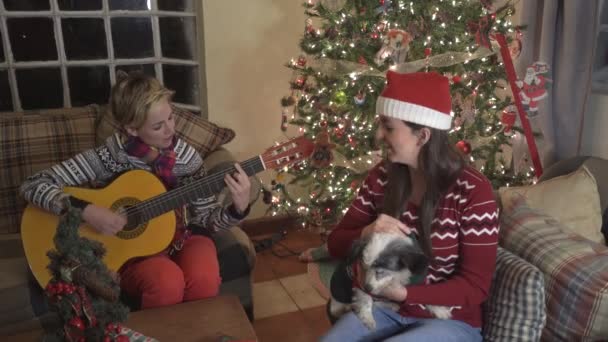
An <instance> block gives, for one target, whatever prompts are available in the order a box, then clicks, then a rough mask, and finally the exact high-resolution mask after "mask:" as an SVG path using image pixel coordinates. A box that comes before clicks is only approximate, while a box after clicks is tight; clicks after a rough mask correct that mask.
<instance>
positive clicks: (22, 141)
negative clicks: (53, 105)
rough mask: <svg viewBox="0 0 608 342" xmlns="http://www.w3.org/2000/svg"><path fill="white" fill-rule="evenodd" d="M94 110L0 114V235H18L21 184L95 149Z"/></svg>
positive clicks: (84, 108) (22, 204) (22, 205)
mask: <svg viewBox="0 0 608 342" xmlns="http://www.w3.org/2000/svg"><path fill="white" fill-rule="evenodd" d="M96 113H97V111H96V107H95V106H88V107H79V108H70V109H61V110H52V111H48V112H44V113H9V114H6V115H2V114H0V165H2V168H0V180H1V183H0V233H15V232H18V231H19V222H20V219H21V214H22V212H23V209H24V208H25V204H26V203H25V200H24V199H23V198H22V197H21V196H20V195H19V187H20V186H21V183H22V182H23V180H24V179H25V178H26V177H28V176H30V175H32V174H34V173H35V172H38V171H40V170H43V169H46V168H48V167H50V166H52V165H54V164H57V163H58V162H60V161H62V160H65V159H68V158H70V157H72V156H73V155H75V154H76V153H79V152H82V151H84V150H86V149H89V148H92V147H94V145H95V129H94V127H95V125H94V123H95V117H96Z"/></svg>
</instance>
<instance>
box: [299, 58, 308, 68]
mask: <svg viewBox="0 0 608 342" xmlns="http://www.w3.org/2000/svg"><path fill="white" fill-rule="evenodd" d="M298 65H299V66H301V67H303V66H305V65H306V57H304V56H300V57H299V58H298Z"/></svg>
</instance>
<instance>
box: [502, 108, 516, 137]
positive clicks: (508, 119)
mask: <svg viewBox="0 0 608 342" xmlns="http://www.w3.org/2000/svg"><path fill="white" fill-rule="evenodd" d="M510 107H511V106H509V107H507V108H506V109H505V110H503V112H502V116H501V117H500V122H501V123H502V124H503V125H504V126H505V129H504V132H505V133H507V134H508V133H511V128H513V125H514V124H515V120H517V113H516V112H515V109H513V108H510Z"/></svg>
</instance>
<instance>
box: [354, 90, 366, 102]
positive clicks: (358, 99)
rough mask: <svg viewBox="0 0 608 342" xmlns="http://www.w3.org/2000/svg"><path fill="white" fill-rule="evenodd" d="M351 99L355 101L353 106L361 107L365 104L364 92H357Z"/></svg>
mask: <svg viewBox="0 0 608 342" xmlns="http://www.w3.org/2000/svg"><path fill="white" fill-rule="evenodd" d="M353 99H354V100H355V104H357V105H359V106H362V105H363V104H364V103H365V92H363V90H359V92H358V93H357V95H355V96H354V97H353Z"/></svg>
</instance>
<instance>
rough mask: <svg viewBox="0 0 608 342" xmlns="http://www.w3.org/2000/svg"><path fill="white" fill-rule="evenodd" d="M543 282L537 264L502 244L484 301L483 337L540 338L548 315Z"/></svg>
mask: <svg viewBox="0 0 608 342" xmlns="http://www.w3.org/2000/svg"><path fill="white" fill-rule="evenodd" d="M544 286H545V283H544V280H543V274H542V272H541V271H539V270H538V268H536V267H534V266H533V265H531V264H530V263H528V262H526V261H525V260H523V259H521V258H520V257H518V256H516V255H514V254H512V253H510V252H509V251H507V250H505V249H503V248H500V247H499V248H498V254H497V256H496V271H495V273H494V279H493V280H492V288H491V289H490V296H489V297H488V300H487V301H486V303H484V325H483V336H484V341H504V342H511V341H539V340H540V336H541V332H542V330H543V327H544V326H545V318H546V316H545V289H544Z"/></svg>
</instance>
